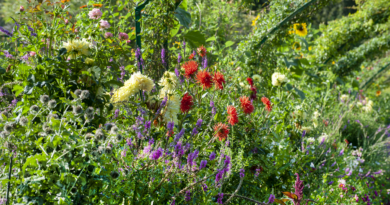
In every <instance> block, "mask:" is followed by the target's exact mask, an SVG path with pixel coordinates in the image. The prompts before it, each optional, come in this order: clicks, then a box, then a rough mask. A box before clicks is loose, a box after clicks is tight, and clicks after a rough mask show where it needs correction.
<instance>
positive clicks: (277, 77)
mask: <svg viewBox="0 0 390 205" xmlns="http://www.w3.org/2000/svg"><path fill="white" fill-rule="evenodd" d="M287 82H288V79H287V77H286V76H285V75H283V74H281V73H278V72H276V73H274V74H272V85H273V86H281V85H282V84H284V83H287Z"/></svg>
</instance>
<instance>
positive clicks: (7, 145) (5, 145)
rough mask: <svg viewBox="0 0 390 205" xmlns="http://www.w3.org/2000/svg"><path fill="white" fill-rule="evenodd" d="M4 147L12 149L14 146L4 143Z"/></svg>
mask: <svg viewBox="0 0 390 205" xmlns="http://www.w3.org/2000/svg"><path fill="white" fill-rule="evenodd" d="M4 147H5V148H7V149H12V148H13V147H14V145H13V144H12V143H11V142H5V143H4Z"/></svg>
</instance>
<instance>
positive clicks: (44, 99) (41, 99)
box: [39, 95, 50, 104]
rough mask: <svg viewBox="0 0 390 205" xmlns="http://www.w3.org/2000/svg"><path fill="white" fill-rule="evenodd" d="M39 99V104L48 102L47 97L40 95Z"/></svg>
mask: <svg viewBox="0 0 390 205" xmlns="http://www.w3.org/2000/svg"><path fill="white" fill-rule="evenodd" d="M39 99H40V101H41V103H43V104H46V103H47V102H49V100H50V98H49V96H48V95H41V97H40V98H39Z"/></svg>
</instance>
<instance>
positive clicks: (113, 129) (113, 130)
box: [111, 126, 119, 134]
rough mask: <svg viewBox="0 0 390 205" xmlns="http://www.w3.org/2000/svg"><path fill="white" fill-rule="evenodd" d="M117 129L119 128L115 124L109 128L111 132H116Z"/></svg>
mask: <svg viewBox="0 0 390 205" xmlns="http://www.w3.org/2000/svg"><path fill="white" fill-rule="evenodd" d="M118 131H119V128H118V127H117V126H113V127H112V128H111V134H116V133H117V132H118Z"/></svg>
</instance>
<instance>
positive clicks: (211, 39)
mask: <svg viewBox="0 0 390 205" xmlns="http://www.w3.org/2000/svg"><path fill="white" fill-rule="evenodd" d="M215 40H217V38H215V37H210V38H208V39H207V40H206V42H209V41H215Z"/></svg>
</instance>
